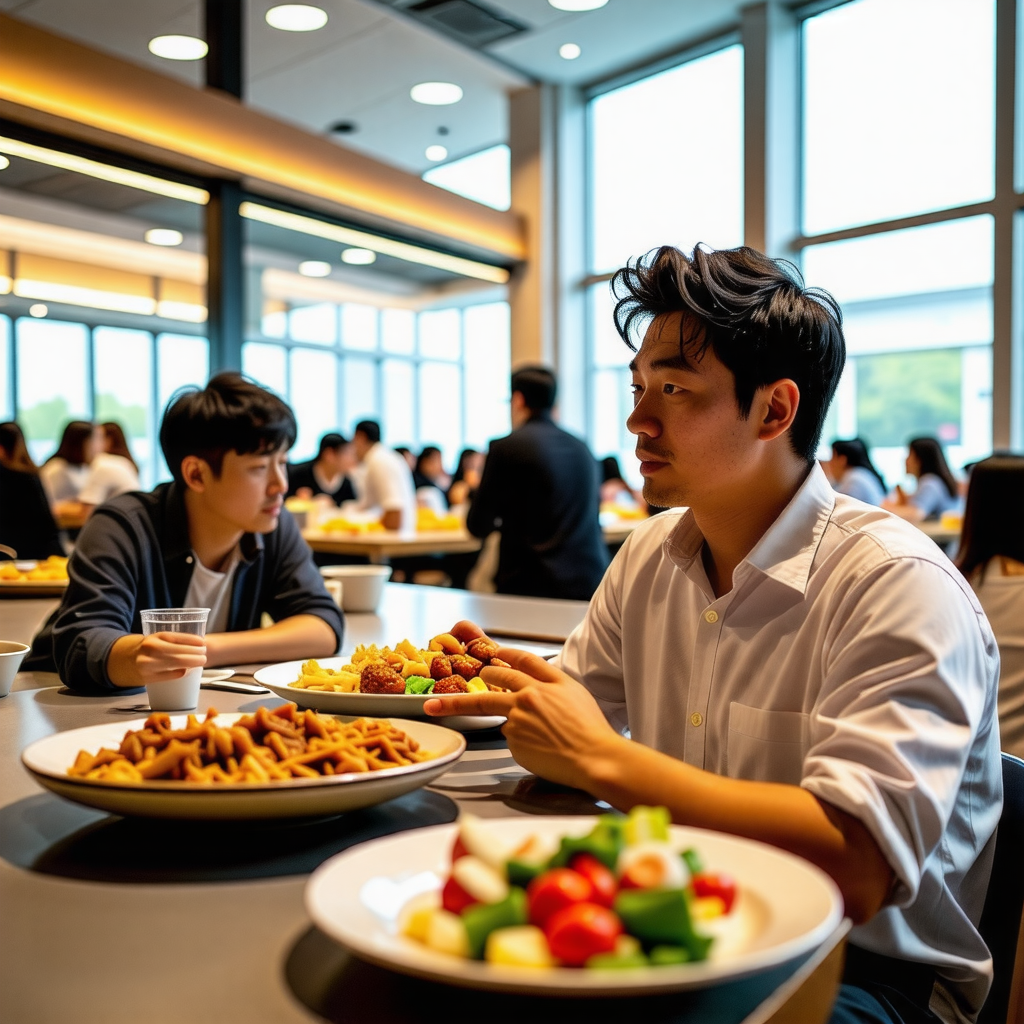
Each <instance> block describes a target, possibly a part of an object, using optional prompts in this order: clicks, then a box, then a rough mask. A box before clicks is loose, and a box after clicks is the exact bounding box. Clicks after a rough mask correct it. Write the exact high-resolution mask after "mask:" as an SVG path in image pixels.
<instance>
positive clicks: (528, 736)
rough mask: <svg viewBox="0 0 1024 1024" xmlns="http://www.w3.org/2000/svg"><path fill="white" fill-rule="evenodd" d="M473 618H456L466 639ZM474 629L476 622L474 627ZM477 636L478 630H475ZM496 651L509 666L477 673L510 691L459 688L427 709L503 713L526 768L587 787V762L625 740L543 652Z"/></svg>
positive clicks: (516, 753)
mask: <svg viewBox="0 0 1024 1024" xmlns="http://www.w3.org/2000/svg"><path fill="white" fill-rule="evenodd" d="M471 626H472V624H471V623H461V622H460V623H459V625H458V626H456V627H455V629H453V630H452V633H453V635H455V636H456V637H457V638H458V639H460V640H462V641H463V642H465V641H466V640H467V639H473V638H474V637H473V636H470V635H468V634H469V630H468V629H467V628H465V627H471ZM472 628H474V629H475V627H472ZM475 635H476V636H482V635H483V634H482V633H480V631H479V630H477V631H476V634H475ZM497 657H499V658H500V659H501V660H502V661H507V662H508V663H509V664H510V665H511V666H512V667H511V668H495V667H488V668H485V669H484V670H483V671H482V672H481V673H480V678H481V679H483V680H484V682H486V683H490V684H491V685H494V686H503V687H505V688H506V689H508V690H511V691H512V692H511V693H493V692H490V693H465V694H463V693H459V694H449V695H446V696H444V697H435V698H433V699H431V700H428V701H427V702H426V703H425V704H424V705H423V708H424V711H426V713H427V714H428V715H433V716H444V715H505V716H507V718H508V722H507V723H506V725H505V727H504V729H503V730H502V731H503V732H504V734H505V737H506V738H507V739H508V746H509V750H510V751H511V752H512V756H513V757H514V758H515V759H516V761H517V762H518V763H519V764H521V765H522V766H523V767H524V768H526V769H528V770H529V771H531V772H533V773H534V774H535V775H540V776H541V777H542V778H545V779H549V780H551V781H552V782H560V783H563V784H565V785H568V786H576V787H578V788H581V789H585V788H587V785H588V777H587V772H586V768H585V766H586V765H587V764H588V763H592V762H593V760H594V759H595V758H597V757H600V756H602V753H603V752H604V751H605V750H607V749H609V748H612V747H613V746H614V745H615V744H616V742H617V741H618V742H624V741H622V738H621V737H620V736H619V735H618V733H616V732H615V730H614V729H612V727H611V726H610V725H609V724H608V723H607V721H605V717H604V715H603V714H602V713H601V709H600V708H599V707H598V706H597V702H596V701H595V700H594V698H593V697H592V696H591V695H590V693H589V692H588V691H587V690H586V689H585V688H584V687H583V686H581V685H580V684H579V683H578V682H576V680H575V679H573V678H572V677H571V676H568V675H566V674H565V673H564V672H561V671H559V670H558V669H556V668H554V667H553V666H551V665H550V664H549V663H548V662H546V661H545V660H544V659H543V658H540V657H538V656H537V655H535V654H528V653H527V652H526V651H520V650H516V649H515V648H514V647H502V648H500V649H499V650H498V653H497Z"/></svg>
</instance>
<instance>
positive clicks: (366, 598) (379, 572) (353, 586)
mask: <svg viewBox="0 0 1024 1024" xmlns="http://www.w3.org/2000/svg"><path fill="white" fill-rule="evenodd" d="M320 575H321V576H323V578H324V579H325V580H341V583H342V593H341V608H342V611H346V612H375V611H376V610H377V605H379V604H380V598H381V594H383V593H384V584H385V582H386V581H387V580H389V579H390V578H391V566H390V565H325V566H324V567H323V568H322V569H321V570H320Z"/></svg>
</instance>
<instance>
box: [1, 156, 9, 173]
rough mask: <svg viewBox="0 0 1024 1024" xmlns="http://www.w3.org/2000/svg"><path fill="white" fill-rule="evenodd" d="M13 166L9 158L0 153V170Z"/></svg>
mask: <svg viewBox="0 0 1024 1024" xmlns="http://www.w3.org/2000/svg"><path fill="white" fill-rule="evenodd" d="M10 166H11V161H10V160H8V159H7V157H5V156H4V155H3V154H2V153H0V171H5V170H7V168H8V167H10Z"/></svg>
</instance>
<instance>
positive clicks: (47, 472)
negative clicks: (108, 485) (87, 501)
mask: <svg viewBox="0 0 1024 1024" xmlns="http://www.w3.org/2000/svg"><path fill="white" fill-rule="evenodd" d="M88 478H89V466H88V463H85V464H83V465H81V466H72V465H71V463H70V462H68V461H67V460H66V459H50V460H49V461H47V462H45V463H43V465H42V466H40V467H39V479H40V480H42V482H43V488H44V490H45V491H46V496H47V498H49V499H50V504H51V505H52V504H53V503H54V502H55V501H78V495H79V494H80V493H81V491H82V488H83V487H84V486H85V482H86V480H88Z"/></svg>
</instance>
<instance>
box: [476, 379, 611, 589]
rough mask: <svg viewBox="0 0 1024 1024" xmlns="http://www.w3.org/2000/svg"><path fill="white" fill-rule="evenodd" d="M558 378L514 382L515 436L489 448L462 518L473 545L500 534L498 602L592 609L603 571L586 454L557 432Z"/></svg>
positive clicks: (593, 475)
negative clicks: (511, 597) (520, 599)
mask: <svg viewBox="0 0 1024 1024" xmlns="http://www.w3.org/2000/svg"><path fill="white" fill-rule="evenodd" d="M555 393H556V385H555V375H554V374H553V373H552V372H551V371H550V370H549V369H547V367H544V366H525V367H523V368H522V369H519V370H516V371H515V373H513V374H512V428H513V429H512V433H511V434H509V435H508V437H499V438H498V439H497V440H495V441H492V442H491V446H490V448H489V449H488V452H487V461H486V462H485V463H484V472H483V477H482V478H481V480H480V486H479V488H477V491H476V494H475V495H474V496H473V501H472V504H471V505H470V507H469V512H468V514H467V516H466V527H467V528H468V530H469V532H470V533H472V534H473V536H475V537H486V536H487V535H488V534H490V533H491V532H492V531H493V530H500V531H501V547H500V550H499V555H498V571H497V573H496V574H495V577H494V582H495V585H496V586H497V588H498V593H499V594H529V595H533V596H535V597H564V598H571V599H575V600H579V601H589V600H590V597H591V595H592V594H593V593H594V590H595V589H596V587H597V585H598V583H600V582H601V576H602V575H603V574H604V570H605V568H606V566H607V565H608V548H607V546H606V545H605V542H604V537H603V535H602V533H601V524H600V522H599V520H598V511H599V506H600V496H599V490H600V483H599V481H600V476H599V472H598V468H597V462H596V461H595V459H594V456H593V455H591V454H590V449H589V448H587V446H586V445H585V444H584V443H583V442H582V441H581V440H580V439H579V438H578V437H574V436H573V435H572V434H569V433H567V432H566V431H564V430H562V429H561V427H558V426H556V425H555V422H554V420H553V419H552V418H551V411H552V409H553V408H554V405H555Z"/></svg>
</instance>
